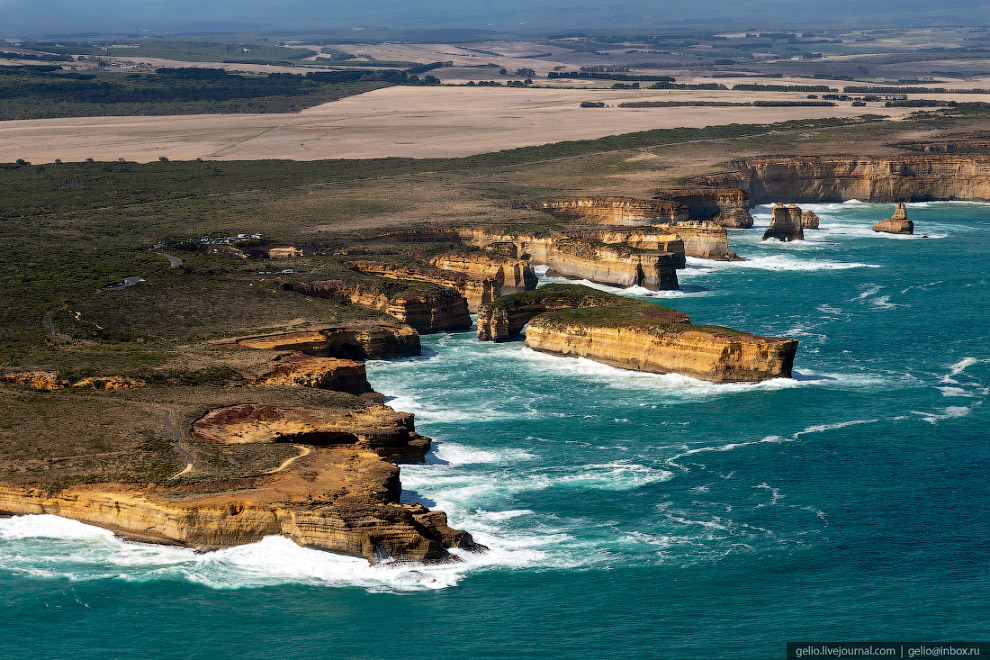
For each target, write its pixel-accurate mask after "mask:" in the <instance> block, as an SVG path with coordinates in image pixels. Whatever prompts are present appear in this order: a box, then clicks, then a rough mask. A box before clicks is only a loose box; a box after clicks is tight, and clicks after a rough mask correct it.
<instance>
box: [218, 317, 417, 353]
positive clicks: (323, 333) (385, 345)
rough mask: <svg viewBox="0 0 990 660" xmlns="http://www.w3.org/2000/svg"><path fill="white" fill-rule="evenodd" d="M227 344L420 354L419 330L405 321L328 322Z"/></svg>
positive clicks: (274, 348)
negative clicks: (389, 322)
mask: <svg viewBox="0 0 990 660" xmlns="http://www.w3.org/2000/svg"><path fill="white" fill-rule="evenodd" d="M219 346H220V347H226V348H249V349H256V350H268V351H284V350H289V351H299V352H301V353H305V354H307V355H314V356H318V357H336V358H353V359H358V360H361V359H387V358H393V357H406V356H409V355H419V354H420V350H421V349H420V344H419V333H417V332H416V330H414V329H413V328H411V327H410V326H408V325H406V324H404V323H396V324H390V325H386V324H378V325H367V326H365V325H355V326H344V325H340V326H329V327H326V328H319V329H315V330H303V331H299V332H280V333H273V334H267V335H258V336H256V337H244V338H242V339H238V340H236V341H234V342H232V343H224V344H219Z"/></svg>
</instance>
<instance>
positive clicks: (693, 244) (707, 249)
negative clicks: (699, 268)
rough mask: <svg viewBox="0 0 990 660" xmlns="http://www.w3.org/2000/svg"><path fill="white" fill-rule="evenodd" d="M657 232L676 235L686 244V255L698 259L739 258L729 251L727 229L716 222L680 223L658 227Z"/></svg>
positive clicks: (728, 259)
mask: <svg viewBox="0 0 990 660" xmlns="http://www.w3.org/2000/svg"><path fill="white" fill-rule="evenodd" d="M656 230H657V231H661V232H665V233H668V234H675V235H677V236H679V237H680V238H681V240H682V241H683V242H684V254H686V255H687V256H689V257H696V258H698V259H714V260H716V261H735V260H738V259H739V256H738V255H736V253H735V252H732V251H731V250H729V236H728V234H727V233H726V231H725V227H722V226H721V225H718V224H716V223H714V222H695V221H691V222H679V223H677V224H676V225H657V227H656Z"/></svg>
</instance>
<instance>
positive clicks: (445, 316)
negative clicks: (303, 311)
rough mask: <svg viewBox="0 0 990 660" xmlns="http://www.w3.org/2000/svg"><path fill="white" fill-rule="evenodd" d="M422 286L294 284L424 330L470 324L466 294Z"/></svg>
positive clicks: (305, 291) (300, 289)
mask: <svg viewBox="0 0 990 660" xmlns="http://www.w3.org/2000/svg"><path fill="white" fill-rule="evenodd" d="M419 287H422V288H415V287H409V286H405V285H404V284H402V283H399V282H396V283H395V285H394V289H393V287H391V286H386V285H382V284H380V282H379V281H374V280H373V281H368V282H348V281H344V280H319V281H315V282H300V283H296V284H294V285H293V288H294V290H295V291H298V292H299V293H302V294H304V295H307V296H314V297H317V298H327V299H330V300H336V301H340V302H348V303H350V304H353V305H359V306H361V307H365V308H367V309H373V310H376V311H379V312H384V313H386V314H388V315H389V316H394V317H395V318H397V319H398V320H400V321H402V322H404V323H407V324H409V325H410V326H412V327H413V328H415V329H416V330H417V331H419V332H423V333H428V332H440V331H447V330H466V329H467V328H470V327H471V313H470V312H469V311H468V304H467V301H466V300H465V299H464V296H462V295H461V294H460V293H458V292H457V291H456V290H454V289H451V288H449V287H444V286H436V285H429V284H427V283H421V284H419Z"/></svg>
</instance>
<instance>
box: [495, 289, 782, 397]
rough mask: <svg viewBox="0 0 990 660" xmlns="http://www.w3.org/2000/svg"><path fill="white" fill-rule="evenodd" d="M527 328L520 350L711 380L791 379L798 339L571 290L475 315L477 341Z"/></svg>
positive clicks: (507, 302)
mask: <svg viewBox="0 0 990 660" xmlns="http://www.w3.org/2000/svg"><path fill="white" fill-rule="evenodd" d="M527 324H528V328H527V330H526V345H527V346H529V347H531V348H533V349H535V350H539V351H544V352H548V353H553V354H557V355H564V356H574V357H585V358H588V359H591V360H595V361H596V362H602V363H604V364H609V365H612V366H615V367H620V368H623V369H632V370H636V371H647V372H651V373H661V374H663V373H678V374H683V375H686V376H691V377H694V378H700V379H703V380H709V381H712V382H716V383H726V382H755V381H762V380H768V379H771V378H787V377H790V375H791V368H792V366H793V363H794V355H795V352H796V350H797V345H798V342H797V341H796V340H794V339H786V338H780V337H761V336H758V335H752V334H749V333H745V332H739V331H737V330H732V329H730V328H723V327H720V326H710V325H693V324H691V323H690V319H689V318H688V316H687V315H686V314H682V313H680V312H677V311H675V310H673V309H670V308H667V307H661V306H659V305H654V304H652V303H648V302H645V301H639V300H634V299H630V298H623V297H621V296H613V295H611V294H602V293H601V292H598V291H595V290H594V289H589V288H587V287H581V286H573V285H553V286H545V287H541V288H539V289H537V290H536V291H531V292H528V293H522V294H515V295H512V296H506V297H503V298H500V299H499V300H497V301H496V302H495V303H493V304H491V305H486V306H484V307H483V308H482V310H481V311H480V312H479V313H478V338H479V339H480V340H482V341H485V340H488V341H505V340H507V339H509V338H510V337H511V336H513V335H517V334H519V333H520V332H521V331H522V328H523V327H524V326H526V325H527Z"/></svg>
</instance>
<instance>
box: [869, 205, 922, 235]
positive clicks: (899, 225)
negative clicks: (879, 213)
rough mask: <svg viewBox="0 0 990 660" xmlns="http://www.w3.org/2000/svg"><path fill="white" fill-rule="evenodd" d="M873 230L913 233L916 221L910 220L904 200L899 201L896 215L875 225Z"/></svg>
mask: <svg viewBox="0 0 990 660" xmlns="http://www.w3.org/2000/svg"><path fill="white" fill-rule="evenodd" d="M873 231H876V232H885V233H888V234H913V233H914V223H913V222H911V221H910V220H908V217H907V209H906V208H905V207H904V202H897V207H896V208H895V209H894V215H892V216H891V217H889V218H887V219H886V220H881V221H880V222H878V223H877V224H875V225H873Z"/></svg>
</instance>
